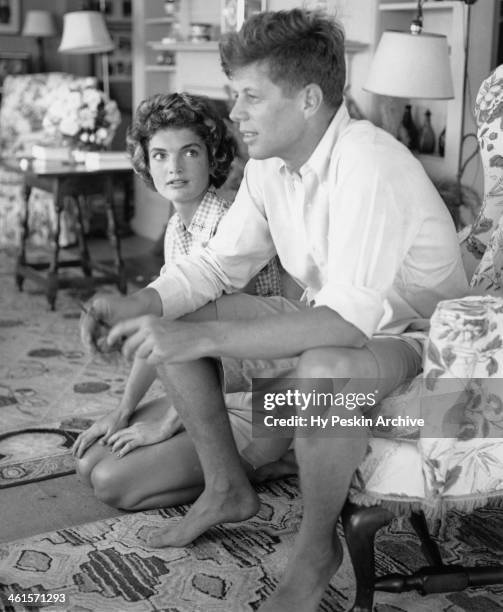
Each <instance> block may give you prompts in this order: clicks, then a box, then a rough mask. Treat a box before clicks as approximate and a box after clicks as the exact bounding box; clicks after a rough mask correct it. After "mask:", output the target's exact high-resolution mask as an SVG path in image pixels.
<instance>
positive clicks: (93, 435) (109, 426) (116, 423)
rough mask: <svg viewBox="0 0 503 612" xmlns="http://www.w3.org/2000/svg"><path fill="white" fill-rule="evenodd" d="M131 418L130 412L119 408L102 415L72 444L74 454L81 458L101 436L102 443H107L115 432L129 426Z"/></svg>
mask: <svg viewBox="0 0 503 612" xmlns="http://www.w3.org/2000/svg"><path fill="white" fill-rule="evenodd" d="M129 418H130V414H128V413H125V412H124V411H122V410H120V409H119V408H116V409H115V410H114V411H113V412H111V413H110V414H107V415H105V416H103V417H101V419H98V420H97V421H96V423H93V424H92V425H91V427H89V429H86V431H83V432H82V433H81V434H80V435H79V437H78V438H77V439H76V440H75V442H74V443H73V446H72V454H73V455H74V456H75V457H76V458H77V459H80V458H81V457H82V455H83V454H84V453H85V452H86V450H87V449H88V448H89V447H90V446H91V444H93V443H94V442H96V440H97V439H98V438H101V440H100V442H101V444H106V443H107V442H108V439H109V438H110V436H111V435H112V434H113V433H115V432H116V431H117V430H119V429H123V428H124V427H126V426H127V424H128V421H129Z"/></svg>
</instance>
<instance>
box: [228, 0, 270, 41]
mask: <svg viewBox="0 0 503 612" xmlns="http://www.w3.org/2000/svg"><path fill="white" fill-rule="evenodd" d="M221 2H222V11H221V14H222V20H221V27H222V34H225V32H237V31H238V30H240V29H241V26H242V25H243V22H244V21H246V20H247V19H248V17H251V15H254V14H255V13H260V12H261V11H266V10H267V0H221Z"/></svg>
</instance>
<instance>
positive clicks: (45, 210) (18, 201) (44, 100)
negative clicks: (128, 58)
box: [0, 72, 96, 246]
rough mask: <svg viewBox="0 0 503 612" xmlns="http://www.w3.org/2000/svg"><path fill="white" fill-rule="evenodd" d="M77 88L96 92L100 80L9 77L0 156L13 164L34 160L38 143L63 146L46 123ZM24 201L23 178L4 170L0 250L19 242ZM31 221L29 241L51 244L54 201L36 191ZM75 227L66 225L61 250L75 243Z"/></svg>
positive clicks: (0, 172) (0, 173)
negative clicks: (59, 100)
mask: <svg viewBox="0 0 503 612" xmlns="http://www.w3.org/2000/svg"><path fill="white" fill-rule="evenodd" d="M75 87H78V88H84V87H87V88H89V87H93V88H95V87H96V79H94V78H93V77H76V76H73V75H71V74H66V73H62V72H49V73H40V74H27V75H10V76H7V77H6V78H5V80H4V84H3V96H2V103H1V106H0V157H1V158H2V159H6V160H11V161H12V160H15V159H21V158H22V157H30V156H31V153H32V146H33V145H34V144H43V145H49V146H50V145H61V141H60V136H59V135H58V134H57V132H56V131H55V130H52V132H51V131H50V130H49V131H48V130H47V129H46V130H44V125H43V123H44V118H45V117H46V115H47V113H48V110H49V109H50V108H51V107H52V106H53V104H54V101H55V98H57V97H60V96H61V95H62V92H64V91H65V90H68V89H69V88H75ZM22 197H23V194H22V183H21V178H20V175H19V174H17V173H14V172H9V171H7V170H6V169H5V168H1V167H0V246H5V245H16V244H18V242H19V232H20V223H19V216H20V214H21V211H22ZM30 216H31V223H30V237H29V239H30V241H31V242H32V243H34V244H46V243H47V241H48V238H49V237H50V235H51V233H52V232H53V228H54V226H55V212H54V207H53V206H52V196H51V195H50V194H47V193H45V192H43V191H40V190H37V189H33V190H32V192H31V195H30ZM71 226H72V224H71V222H67V223H65V221H64V220H63V224H62V232H61V235H60V244H61V246H66V245H67V244H69V243H72V242H74V240H75V237H74V235H73V233H72V230H71V229H70V228H71Z"/></svg>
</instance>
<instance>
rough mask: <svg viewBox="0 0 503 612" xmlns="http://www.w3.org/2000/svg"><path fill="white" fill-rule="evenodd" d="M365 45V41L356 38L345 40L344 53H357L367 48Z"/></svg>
mask: <svg viewBox="0 0 503 612" xmlns="http://www.w3.org/2000/svg"><path fill="white" fill-rule="evenodd" d="M367 47H368V44H367V43H363V42H359V41H357V40H346V42H345V44H344V49H345V51H346V53H359V52H360V51H363V50H364V49H367Z"/></svg>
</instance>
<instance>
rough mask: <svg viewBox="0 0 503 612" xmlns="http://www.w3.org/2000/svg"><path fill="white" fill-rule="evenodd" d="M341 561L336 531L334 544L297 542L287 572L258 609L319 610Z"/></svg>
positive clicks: (278, 611) (283, 611) (277, 611)
mask: <svg viewBox="0 0 503 612" xmlns="http://www.w3.org/2000/svg"><path fill="white" fill-rule="evenodd" d="M341 562H342V544H341V541H340V540H339V537H338V536H337V534H335V533H334V536H333V540H332V546H330V542H328V543H327V544H325V545H324V546H321V547H320V546H318V545H316V546H313V545H312V544H311V545H308V547H306V548H304V547H302V545H301V543H300V541H299V544H296V545H295V549H294V551H293V554H292V556H291V558H290V560H289V562H288V565H287V568H286V572H285V576H284V577H283V578H282V580H281V581H280V583H279V585H278V587H277V589H276V590H275V591H274V593H273V594H272V595H271V597H270V598H269V599H268V600H267V601H266V602H265V603H264V604H263V605H262V606H261V607H260V608H259V612H316V610H317V609H318V605H319V603H320V601H321V599H322V597H323V594H324V593H325V590H326V588H327V586H328V583H329V582H330V579H331V578H332V576H333V575H334V574H335V572H336V571H337V570H338V569H339V566H340V564H341Z"/></svg>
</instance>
